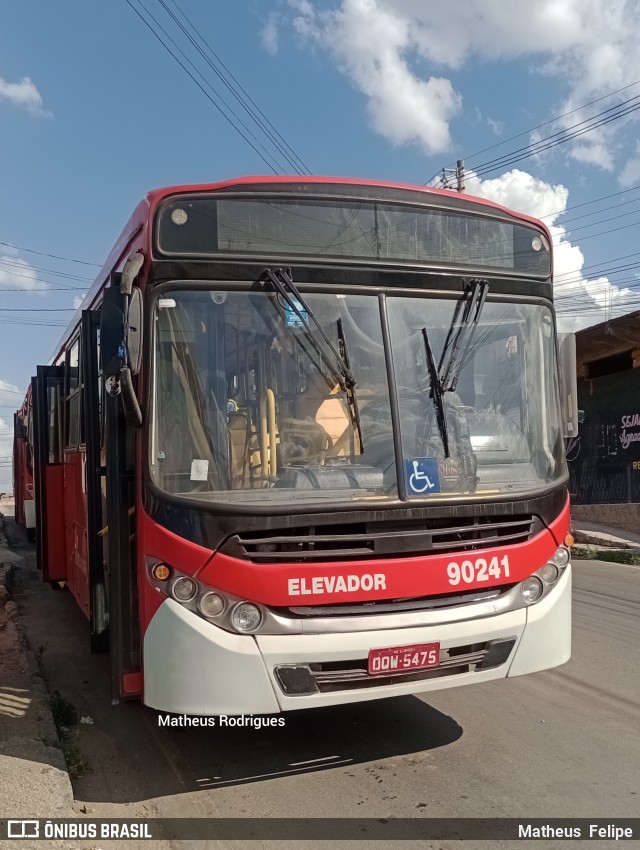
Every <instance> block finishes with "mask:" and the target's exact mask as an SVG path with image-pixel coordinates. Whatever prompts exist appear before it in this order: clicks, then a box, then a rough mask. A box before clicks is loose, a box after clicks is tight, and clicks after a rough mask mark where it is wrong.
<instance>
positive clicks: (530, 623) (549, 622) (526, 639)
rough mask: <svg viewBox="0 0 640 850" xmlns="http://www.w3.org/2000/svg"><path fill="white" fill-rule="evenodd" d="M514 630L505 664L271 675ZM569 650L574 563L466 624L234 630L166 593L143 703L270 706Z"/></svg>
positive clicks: (433, 685) (475, 676) (294, 705)
mask: <svg viewBox="0 0 640 850" xmlns="http://www.w3.org/2000/svg"><path fill="white" fill-rule="evenodd" d="M509 637H512V638H515V640H516V642H515V646H514V649H513V650H512V652H511V655H510V656H509V658H508V659H507V661H506V662H505V663H503V664H501V665H500V666H499V667H495V668H493V669H489V670H477V671H475V672H464V673H457V674H455V675H444V676H442V677H440V678H431V679H425V680H422V681H412V682H400V683H397V684H389V685H377V686H375V687H371V686H366V685H365V686H363V687H358V688H350V689H348V690H338V691H331V692H328V693H313V694H305V695H302V696H291V695H287V694H285V693H284V692H283V690H282V688H281V686H280V684H279V683H278V680H277V679H276V677H275V674H274V668H275V667H276V666H278V665H282V664H285V665H286V664H306V663H314V662H316V663H317V662H323V663H327V662H341V661H350V660H353V659H363V658H366V657H367V655H368V652H369V650H370V649H376V648H383V647H388V646H405V645H411V644H416V643H431V642H434V641H439V642H440V646H441V649H443V650H444V649H449V648H451V647H456V646H463V645H468V644H475V643H484V642H485V641H490V640H495V639H497V638H509ZM570 653H571V567H570V566H569V567H568V568H567V569H566V570H565V572H564V574H563V576H562V578H561V579H560V581H559V582H558V585H557V586H556V587H555V588H554V589H553V590H552V591H551V593H550V594H549V595H548V596H547V597H546V598H545V599H543V600H542V601H541V602H539V603H538V604H537V605H534V606H532V607H530V608H521V609H519V610H518V611H510V612H507V613H504V614H498V615H495V616H493V617H487V618H484V619H477V620H470V621H466V622H458V623H449V624H444V625H442V624H440V625H434V626H421V627H418V628H406V629H397V630H378V631H369V632H356V633H350V634H311V635H299V634H296V635H289V634H285V635H256V636H255V637H253V636H247V635H235V634H230V633H229V632H226V631H224V630H222V629H219V628H218V627H216V626H213V625H211V624H210V623H208V622H206V621H205V620H203V619H202V618H200V617H198V616H196V615H195V614H193V613H191V612H190V611H188V610H186V609H185V608H183V607H182V606H181V605H179V604H178V603H177V602H175V601H173V600H171V599H166V600H165V601H164V602H163V603H162V605H161V606H160V608H159V609H158V611H157V612H156V614H155V615H154V617H153V619H152V620H151V623H150V625H149V628H148V629H147V631H146V634H145V636H144V702H145V703H146V704H147V705H149V706H151V707H152V708H156V709H159V710H161V711H167V712H174V713H177V714H193V715H217V714H229V715H233V714H272V713H276V712H279V711H290V710H294V709H301V708H312V707H315V706H326V705H337V704H342V703H347V702H359V701H362V700H372V699H382V698H384V697H393V696H401V695H404V694H416V693H424V692H428V691H434V690H441V689H443V688H449V687H453V686H456V685H466V684H469V683H471V682H487V681H490V680H492V679H500V678H504V677H505V676H520V675H523V674H525V673H533V672H535V671H538V670H545V669H548V668H550V667H557V666H558V665H560V664H563V663H564V662H565V661H567V660H568V658H569V656H570Z"/></svg>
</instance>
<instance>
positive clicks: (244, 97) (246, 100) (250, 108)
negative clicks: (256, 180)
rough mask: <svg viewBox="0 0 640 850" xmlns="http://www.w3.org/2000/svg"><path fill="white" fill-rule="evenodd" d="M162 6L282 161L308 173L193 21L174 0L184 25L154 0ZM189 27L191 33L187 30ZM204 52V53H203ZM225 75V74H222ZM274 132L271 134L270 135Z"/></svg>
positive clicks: (302, 162)
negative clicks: (281, 157) (277, 152)
mask: <svg viewBox="0 0 640 850" xmlns="http://www.w3.org/2000/svg"><path fill="white" fill-rule="evenodd" d="M158 2H159V3H160V5H161V6H162V7H163V9H164V10H165V11H166V12H167V14H168V15H169V16H170V17H171V19H172V20H173V21H174V23H175V24H176V25H177V26H178V27H179V28H180V30H181V31H182V32H183V34H184V35H185V36H186V38H187V39H188V40H189V41H190V42H191V44H192V45H193V46H194V47H195V49H196V50H197V51H198V53H199V54H200V56H201V57H202V58H203V59H204V61H205V62H206V63H207V65H208V66H209V67H210V68H211V70H212V71H213V72H214V74H215V75H216V76H217V77H218V78H219V79H220V81H221V82H222V84H223V85H224V86H225V87H226V88H227V89H228V91H229V92H230V93H231V94H232V95H233V97H234V98H235V99H236V101H237V102H238V103H239V104H240V106H241V107H242V108H243V109H244V110H245V112H246V113H247V114H248V115H249V116H250V118H251V119H252V120H253V121H254V122H255V123H256V125H257V126H258V127H259V129H260V130H261V132H262V133H264V135H265V136H266V137H267V138H268V139H269V141H270V142H271V143H272V144H273V145H274V146H275V147H276V148H277V150H278V151H279V152H280V153H281V154H282V155H283V156H284V157H285V159H286V161H287V162H288V163H289V164H290V165H291V166H292V167H293V169H294V171H300V172H301V173H303V174H311V173H312V172H311V171H310V170H309V167H308V166H307V164H306V163H305V162H304V160H303V159H302V157H300V156H299V155H298V154H297V153H296V152H295V150H294V149H293V148H292V147H291V145H290V144H289V143H288V142H287V141H285V139H284V138H283V137H282V135H281V134H280V133H279V132H278V131H277V130H276V128H275V127H274V126H273V124H272V123H271V121H269V119H268V118H267V116H266V115H265V114H264V112H263V111H262V110H261V109H260V107H259V106H258V105H257V104H256V103H255V101H254V100H253V99H252V98H251V96H250V95H249V94H248V92H247V91H246V89H244V88H243V86H242V85H241V84H240V83H239V82H238V80H237V79H236V77H235V76H234V75H233V73H232V72H231V71H230V70H229V68H228V67H227V66H226V65H225V63H224V62H223V61H222V59H221V58H220V56H219V55H218V54H217V53H216V52H215V50H214V49H213V48H212V47H211V45H210V44H209V43H208V42H207V40H206V39H205V38H204V36H203V35H202V34H201V33H200V32H199V30H198V29H197V28H196V27H195V26H194V25H193V23H192V22H191V21H190V20H189V18H188V16H187V14H186V13H185V12H184V10H183V9H181V8H180V6H179V4H178V3H177V2H176V0H170V2H171V4H172V5H173V6H174V7H175V8H176V9H177V11H178V14H179V15H180V16H181V17H182V19H183V20H184V21H186V24H187V26H186V27H185V26H184V25H183V24H182V23H181V22H180V21H179V20H178V18H177V17H176V15H175V14H174V13H173V12H172V11H171V9H169V7H168V5H167V3H166V2H165V0H158ZM187 28H188V29H190V30H191V33H193V34H191V33H190V32H189V31H188V29H187ZM198 41H199V42H200V43H201V44H202V45H204V49H203V48H202V47H201V46H200V45H199V44H198ZM205 51H206V52H205ZM207 52H208V53H209V54H210V55H211V57H213V59H214V60H215V62H217V63H218V65H219V66H220V67H221V68H222V69H223V70H222V71H220V69H219V68H218V67H216V65H215V64H214V62H213V61H212V60H211V59H210V58H209V56H207ZM225 74H226V76H225ZM265 123H266V125H268V127H269V128H270V130H271V131H273V133H271V132H269V130H268V129H267V127H265ZM273 134H275V137H274V135H273Z"/></svg>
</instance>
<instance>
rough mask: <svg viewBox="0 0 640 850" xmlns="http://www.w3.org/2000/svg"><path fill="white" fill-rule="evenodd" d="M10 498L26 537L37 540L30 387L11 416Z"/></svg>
mask: <svg viewBox="0 0 640 850" xmlns="http://www.w3.org/2000/svg"><path fill="white" fill-rule="evenodd" d="M13 427H14V439H13V498H14V502H15V519H16V522H17V523H18V525H23V526H25V528H26V529H27V537H28V539H29V540H31V541H33V540H35V539H36V512H35V499H34V492H33V460H32V452H33V429H32V423H31V387H29V388H28V390H27V395H26V397H25V399H24V401H23V403H22V407H21V408H20V410H18V411H17V412H16V413H15V414H14V417H13Z"/></svg>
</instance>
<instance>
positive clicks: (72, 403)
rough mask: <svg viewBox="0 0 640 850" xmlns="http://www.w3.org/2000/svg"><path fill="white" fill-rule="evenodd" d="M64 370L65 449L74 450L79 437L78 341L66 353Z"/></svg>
mask: <svg viewBox="0 0 640 850" xmlns="http://www.w3.org/2000/svg"><path fill="white" fill-rule="evenodd" d="M66 365H67V368H66V369H65V441H64V444H65V447H66V448H76V447H77V446H78V440H79V437H80V339H79V338H78V339H76V341H75V342H74V343H73V345H72V346H71V348H70V349H69V350H68V352H67V364H66Z"/></svg>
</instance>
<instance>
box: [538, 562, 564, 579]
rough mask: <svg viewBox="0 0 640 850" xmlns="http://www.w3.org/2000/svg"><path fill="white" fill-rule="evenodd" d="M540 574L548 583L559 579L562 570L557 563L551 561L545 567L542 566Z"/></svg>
mask: <svg viewBox="0 0 640 850" xmlns="http://www.w3.org/2000/svg"><path fill="white" fill-rule="evenodd" d="M538 574H539V575H540V578H541V579H542V580H543V581H546V583H547V584H553V583H554V582H555V581H557V580H558V576H559V575H560V570H559V569H558V568H557V567H556V565H555V564H553V563H549V564H545V565H544V567H540V569H539V570H538Z"/></svg>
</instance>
